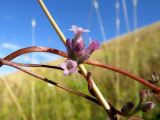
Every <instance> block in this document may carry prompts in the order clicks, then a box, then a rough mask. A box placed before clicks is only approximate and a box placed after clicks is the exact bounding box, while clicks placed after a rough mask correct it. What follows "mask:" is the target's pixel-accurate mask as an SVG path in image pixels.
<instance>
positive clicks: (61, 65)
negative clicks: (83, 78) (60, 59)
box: [60, 62, 67, 70]
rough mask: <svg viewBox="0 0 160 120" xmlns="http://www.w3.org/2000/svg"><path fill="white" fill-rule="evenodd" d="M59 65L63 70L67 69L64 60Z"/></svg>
mask: <svg viewBox="0 0 160 120" xmlns="http://www.w3.org/2000/svg"><path fill="white" fill-rule="evenodd" d="M60 67H61V68H62V69H64V70H65V69H67V65H66V63H65V62H64V63H61V64H60Z"/></svg>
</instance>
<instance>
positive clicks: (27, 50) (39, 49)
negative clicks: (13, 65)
mask: <svg viewBox="0 0 160 120" xmlns="http://www.w3.org/2000/svg"><path fill="white" fill-rule="evenodd" d="M31 52H48V53H54V54H57V55H60V56H62V57H66V58H67V57H68V56H67V54H66V53H65V52H62V51H59V50H57V49H53V48H48V47H41V46H40V47H38V46H33V47H27V48H23V49H20V50H17V51H15V52H13V53H11V54H10V55H8V56H6V57H5V58H4V59H5V60H9V61H10V60H12V59H14V58H16V57H18V56H20V55H23V54H26V53H31ZM85 63H86V64H90V65H94V66H98V67H102V68H105V69H110V70H112V71H115V72H118V73H120V74H123V75H125V76H128V77H130V78H132V79H134V80H136V81H138V82H140V83H141V84H143V85H145V86H147V87H149V88H151V89H152V90H154V91H156V92H158V93H160V88H159V87H157V86H155V85H154V84H151V83H150V82H148V81H147V80H145V79H143V78H140V77H137V76H135V75H133V74H131V73H129V72H127V71H125V70H122V69H120V68H117V67H115V66H111V65H107V64H103V63H100V62H98V61H94V60H87V61H85Z"/></svg>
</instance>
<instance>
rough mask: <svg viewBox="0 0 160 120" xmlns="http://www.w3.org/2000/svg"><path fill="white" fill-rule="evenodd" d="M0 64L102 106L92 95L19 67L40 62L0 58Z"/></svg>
mask: <svg viewBox="0 0 160 120" xmlns="http://www.w3.org/2000/svg"><path fill="white" fill-rule="evenodd" d="M0 64H1V65H8V66H11V67H14V68H16V69H19V70H21V71H23V72H25V73H27V74H29V75H31V76H34V77H36V78H38V79H40V80H42V81H44V82H47V83H49V84H52V85H54V86H56V87H59V88H61V89H63V90H65V91H68V92H70V93H73V94H75V95H78V96H80V97H83V98H85V99H87V100H89V101H91V102H94V103H96V104H97V105H100V106H102V105H101V104H100V102H99V101H98V100H97V99H96V98H94V97H91V96H89V95H86V94H84V93H82V92H79V91H75V90H73V89H70V88H67V87H64V86H62V85H60V84H58V83H56V82H54V81H53V80H49V79H47V78H45V77H42V76H40V75H37V74H35V73H33V72H30V71H28V70H26V69H23V68H22V67H20V66H23V67H42V66H43V65H40V64H21V63H15V62H10V61H8V60H5V59H1V58H0ZM44 66H45V67H47V68H54V69H55V68H56V69H57V68H58V67H56V66H48V65H44ZM44 66H43V67H44ZM59 70H62V69H59ZM80 73H81V72H80ZM108 103H109V102H108ZM109 105H110V107H111V108H112V110H114V112H115V114H119V115H121V116H124V114H123V113H122V112H121V111H119V110H117V109H116V108H114V107H113V105H112V104H110V103H109Z"/></svg>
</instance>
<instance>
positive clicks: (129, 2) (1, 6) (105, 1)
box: [0, 0, 160, 73]
mask: <svg viewBox="0 0 160 120" xmlns="http://www.w3.org/2000/svg"><path fill="white" fill-rule="evenodd" d="M0 1H1V3H0V43H1V44H0V51H1V52H0V57H4V56H5V55H7V54H9V53H11V52H13V51H14V50H17V49H19V48H22V47H27V46H31V45H32V27H31V20H32V19H35V20H36V27H35V39H36V43H35V44H36V45H40V46H49V47H53V48H56V49H60V50H63V51H64V50H65V47H64V46H63V44H62V43H61V41H60V39H59V37H58V36H57V34H56V33H55V31H54V30H53V29H52V27H51V25H50V23H49V21H48V19H47V18H46V16H45V14H44V13H43V11H42V9H41V7H40V5H39V4H38V1H37V0H0ZM97 1H98V5H99V7H98V14H99V15H100V19H101V21H102V24H103V28H104V31H105V38H106V40H110V39H111V38H114V37H115V36H116V25H115V20H116V9H115V4H116V1H119V4H120V9H119V13H120V14H119V19H120V34H125V33H127V28H126V22H125V18H124V11H123V6H122V1H124V0H97ZM125 1H126V6H127V12H128V19H129V27H130V31H133V30H134V20H133V19H134V13H133V11H134V9H133V0H125ZM44 2H45V4H46V6H47V7H48V9H49V10H50V12H51V13H52V15H53V17H54V18H55V20H56V21H57V23H58V25H59V26H60V28H61V30H62V31H63V33H64V34H65V36H66V37H67V38H71V37H72V36H73V33H72V32H71V31H69V30H68V29H69V28H70V27H71V25H75V24H76V25H78V26H82V27H84V28H88V29H89V30H90V31H91V32H90V33H88V34H85V35H84V37H85V42H86V43H88V39H89V38H92V39H96V40H98V41H99V42H102V41H104V40H103V37H102V34H101V30H100V25H99V21H98V19H97V13H96V10H95V8H94V6H93V0H44ZM137 2H138V4H137V21H138V24H137V26H138V28H140V27H143V26H146V25H149V24H152V23H154V22H157V21H159V20H160V14H159V11H160V0H137ZM34 56H35V57H34V58H35V61H33V62H46V61H50V60H53V59H56V58H57V56H55V55H50V54H47V55H44V54H34ZM16 61H18V62H27V63H28V62H30V61H31V58H30V56H29V55H27V56H22V57H19V58H18V59H16ZM1 71H2V73H8V72H10V71H11V69H8V68H6V67H3V68H1Z"/></svg>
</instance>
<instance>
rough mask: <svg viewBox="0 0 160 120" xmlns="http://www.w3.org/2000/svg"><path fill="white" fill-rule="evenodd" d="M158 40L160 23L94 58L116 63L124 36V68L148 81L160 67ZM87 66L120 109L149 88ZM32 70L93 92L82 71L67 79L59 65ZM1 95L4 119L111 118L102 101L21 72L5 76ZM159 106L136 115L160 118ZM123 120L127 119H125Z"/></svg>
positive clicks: (121, 61)
mask: <svg viewBox="0 0 160 120" xmlns="http://www.w3.org/2000/svg"><path fill="white" fill-rule="evenodd" d="M159 39H160V22H158V23H155V24H153V25H150V26H148V27H145V28H142V29H140V30H138V31H136V32H133V33H128V34H127V35H124V36H122V37H120V38H119V39H115V40H111V41H109V42H107V43H104V44H103V45H102V46H101V48H100V49H99V50H97V51H96V52H95V54H94V55H93V56H92V58H93V59H96V60H98V61H101V62H102V63H107V64H111V65H114V66H115V65H116V62H117V61H116V60H117V58H116V49H117V48H116V47H117V46H116V44H117V40H119V47H120V49H119V61H118V62H119V67H120V68H123V69H125V70H129V71H130V72H131V73H134V74H136V75H139V76H141V77H143V78H145V79H149V75H150V74H151V73H152V72H157V73H159V71H160V62H159V61H160V56H159V55H160V47H159V44H160V40H159ZM136 40H137V41H136ZM92 58H91V59H92ZM62 61H64V60H62V59H61V60H58V61H53V62H50V63H48V64H51V65H59V64H60V63H61V62H62ZM86 67H87V70H88V71H92V76H93V79H94V80H95V82H96V84H97V85H98V87H99V89H100V91H101V92H102V94H103V95H104V96H105V98H107V99H108V100H109V101H110V102H111V103H112V104H113V105H116V107H117V108H118V109H120V108H121V107H122V105H123V104H125V103H126V102H127V101H134V103H135V104H138V99H139V97H138V95H139V91H140V89H142V88H144V87H143V86H142V85H140V84H137V82H135V81H134V80H131V79H130V78H127V77H125V76H123V75H119V84H116V83H117V74H116V73H114V72H112V71H109V70H105V69H102V68H96V69H95V67H93V66H89V65H86ZM1 69H2V68H1ZM32 70H33V71H34V72H36V73H38V74H41V75H43V76H45V77H47V78H49V79H52V80H54V81H57V82H58V83H61V84H63V85H65V86H68V87H70V88H73V89H76V90H79V91H82V92H85V93H87V94H89V93H88V88H87V83H86V81H85V80H84V78H83V77H82V76H80V75H78V74H76V75H71V76H67V77H66V76H63V72H62V71H58V70H54V69H53V70H52V69H44V68H38V69H36V68H35V69H32ZM33 86H34V87H33ZM117 91H118V92H117ZM0 96H1V99H0V106H1V107H0V119H3V120H10V119H12V120H22V119H28V120H30V119H33V120H36V119H37V120H44V119H45V120H51V119H52V120H53V119H55V120H68V119H69V120H81V119H85V120H97V119H98V120H104V119H105V118H106V117H107V116H106V114H105V112H104V111H103V109H102V108H101V107H99V106H98V105H95V104H94V103H90V102H88V101H87V100H85V99H83V98H80V97H79V96H75V95H73V94H68V93H67V92H64V91H63V90H61V89H59V88H56V87H54V86H51V85H49V84H46V83H44V82H42V81H39V80H37V79H35V78H34V77H31V76H29V75H27V74H25V73H22V72H16V73H13V74H11V75H8V76H5V77H3V78H2V79H1V82H0ZM155 102H156V101H155ZM159 105H160V103H159V102H156V107H155V109H153V110H152V111H149V113H148V114H147V113H139V114H136V116H139V117H141V118H143V119H145V120H157V119H158V118H160V112H159V111H160V107H159ZM120 119H126V118H123V117H120Z"/></svg>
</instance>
